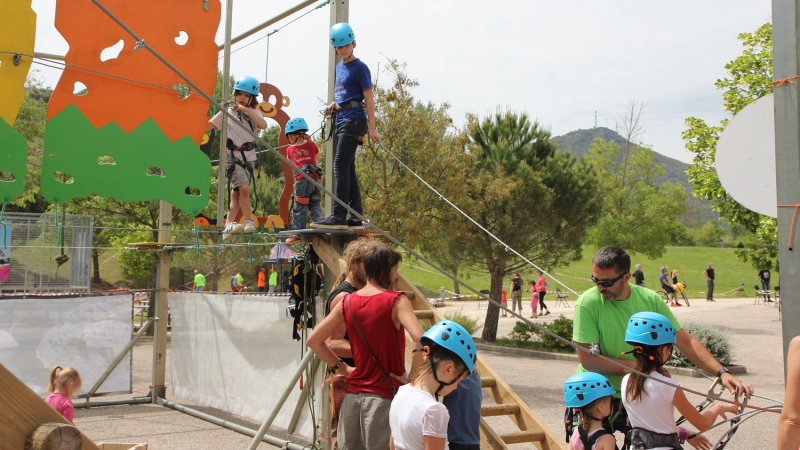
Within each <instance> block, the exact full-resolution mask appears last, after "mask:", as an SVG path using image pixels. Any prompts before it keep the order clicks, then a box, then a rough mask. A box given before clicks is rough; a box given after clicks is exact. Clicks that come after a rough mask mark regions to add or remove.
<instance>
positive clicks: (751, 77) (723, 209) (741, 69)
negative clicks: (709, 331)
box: [681, 23, 778, 270]
mask: <svg viewBox="0 0 800 450" xmlns="http://www.w3.org/2000/svg"><path fill="white" fill-rule="evenodd" d="M738 39H739V40H741V41H742V46H743V47H744V51H743V52H742V54H741V55H740V56H738V57H736V58H735V59H734V60H733V61H731V62H729V63H728V64H726V65H725V69H726V70H727V71H728V75H729V76H728V77H725V78H723V79H721V80H717V81H716V83H714V86H715V87H716V88H717V89H722V90H723V91H724V92H723V93H722V99H723V101H724V104H723V107H724V109H725V110H726V111H728V112H729V113H730V114H731V116H734V115H736V114H737V113H738V112H739V111H741V110H742V109H743V108H744V107H745V106H747V105H749V104H750V103H752V102H754V101H755V100H757V99H759V98H761V97H763V96H765V95H767V94H769V93H771V92H772V73H773V69H772V25H771V24H770V23H766V24H764V25H762V26H761V27H759V28H758V29H757V30H756V31H755V32H754V33H741V34H740V35H739V36H738ZM729 120H730V119H729V118H727V119H723V120H722V121H721V122H720V124H719V126H714V125H709V124H707V123H706V122H705V121H704V120H703V119H700V118H697V117H689V118H687V119H686V121H685V123H686V130H685V131H684V132H683V133H682V135H681V137H683V139H684V140H685V141H686V149H687V150H689V151H690V152H692V153H694V154H695V156H694V161H693V164H692V165H691V166H690V167H689V170H688V171H687V173H688V174H689V181H690V182H692V184H693V187H692V195H694V196H695V197H698V198H703V199H706V200H711V201H712V202H713V205H714V206H713V209H714V211H717V212H718V213H719V215H720V217H721V218H723V219H725V221H727V222H728V223H730V224H731V225H733V224H738V225H741V226H742V227H744V229H745V230H747V231H749V232H752V233H755V234H756V236H757V239H758V241H759V244H750V245H748V247H747V248H746V249H741V250H737V251H736V255H737V257H738V258H739V259H741V260H742V261H750V262H752V264H753V267H754V268H756V269H763V268H765V267H775V269H776V270H778V265H777V258H778V247H777V243H778V233H777V230H778V228H777V222H776V220H775V219H774V218H771V217H765V216H762V215H760V214H758V213H756V212H754V211H751V210H749V209H747V208H745V207H744V206H742V205H741V204H740V203H738V202H737V201H736V200H734V199H733V198H731V197H730V196H729V195H728V193H727V192H726V191H725V188H724V187H722V184H721V183H720V181H719V177H718V176H717V172H716V170H715V168H714V157H715V153H716V146H717V141H718V140H719V136H720V133H721V132H722V130H723V129H724V128H725V126H726V125H727V124H728V122H729Z"/></svg>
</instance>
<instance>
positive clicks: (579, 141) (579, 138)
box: [552, 127, 719, 227]
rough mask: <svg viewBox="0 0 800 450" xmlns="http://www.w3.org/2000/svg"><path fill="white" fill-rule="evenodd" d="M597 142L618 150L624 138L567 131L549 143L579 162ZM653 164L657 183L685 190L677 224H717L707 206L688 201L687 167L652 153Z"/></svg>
mask: <svg viewBox="0 0 800 450" xmlns="http://www.w3.org/2000/svg"><path fill="white" fill-rule="evenodd" d="M597 138H601V139H604V140H606V141H614V142H616V143H617V145H619V146H620V147H621V148H623V147H624V146H625V138H624V137H622V136H621V135H620V134H619V133H617V132H616V131H614V130H611V129H609V128H606V127H597V128H590V129H588V130H575V131H571V132H569V133H567V134H565V135H563V136H556V137H554V138H552V141H553V142H554V143H555V144H556V145H557V146H558V148H559V149H560V150H561V151H565V152H569V153H572V154H573V155H575V156H577V157H579V158H580V157H581V156H583V155H585V154H586V153H587V152H588V151H589V147H591V145H592V141H594V140H595V139H597ZM653 162H654V163H656V164H660V165H662V166H664V175H663V176H661V177H659V178H658V179H657V180H656V181H657V182H659V183H664V182H669V183H677V184H680V185H681V186H683V187H684V189H685V190H686V209H687V212H686V214H684V215H683V216H682V217H681V218H680V220H681V222H683V223H684V224H685V225H687V226H690V227H699V226H702V225H703V224H704V223H706V222H707V221H709V220H719V215H718V214H717V213H715V212H714V211H712V210H711V202H709V201H706V200H701V199H698V198H695V197H692V184H691V183H690V182H689V176H688V175H687V174H686V169H687V168H688V167H689V164H686V163H685V162H682V161H678V160H677V159H674V158H670V157H669V156H664V155H662V154H661V153H658V152H657V151H655V150H654V151H653Z"/></svg>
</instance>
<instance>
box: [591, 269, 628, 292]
mask: <svg viewBox="0 0 800 450" xmlns="http://www.w3.org/2000/svg"><path fill="white" fill-rule="evenodd" d="M627 273H628V272H624V273H622V274H620V276H618V277H617V278H614V279H613V280H598V279H597V278H595V277H594V275H592V282H593V283H594V284H596V285H598V286H603V287H604V288H609V287H611V286H613V285H614V284H615V283H616V282H617V281H619V280H621V279H622V277H624V276H625V274H627Z"/></svg>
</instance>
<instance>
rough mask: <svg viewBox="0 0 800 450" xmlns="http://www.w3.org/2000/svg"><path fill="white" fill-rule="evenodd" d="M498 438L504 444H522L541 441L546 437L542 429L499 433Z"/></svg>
mask: <svg viewBox="0 0 800 450" xmlns="http://www.w3.org/2000/svg"><path fill="white" fill-rule="evenodd" d="M500 439H502V440H503V442H505V443H506V444H522V443H524V442H542V441H544V440H545V439H546V437H545V435H544V431H542V430H526V431H520V432H518V433H507V434H501V435H500Z"/></svg>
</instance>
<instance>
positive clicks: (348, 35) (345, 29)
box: [331, 22, 356, 47]
mask: <svg viewBox="0 0 800 450" xmlns="http://www.w3.org/2000/svg"><path fill="white" fill-rule="evenodd" d="M355 40H356V34H355V33H353V28H351V27H350V24H348V23H346V22H340V23H337V24H336V25H334V26H332V27H331V44H332V45H333V46H334V47H342V46H345V45H347V44H349V43H351V42H353V41H355Z"/></svg>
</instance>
